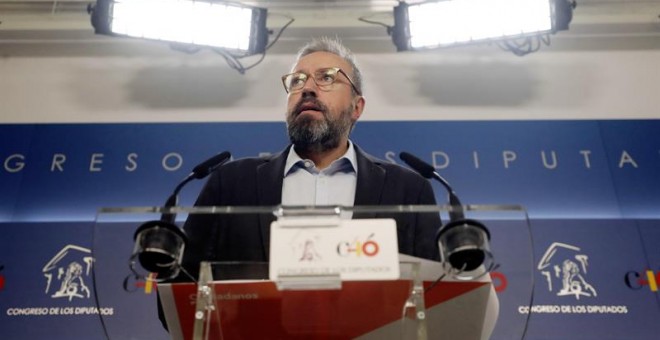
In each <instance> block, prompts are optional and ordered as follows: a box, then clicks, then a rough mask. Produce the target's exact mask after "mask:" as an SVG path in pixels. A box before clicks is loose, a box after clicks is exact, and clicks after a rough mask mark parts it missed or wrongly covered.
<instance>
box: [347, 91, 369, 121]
mask: <svg viewBox="0 0 660 340" xmlns="http://www.w3.org/2000/svg"><path fill="white" fill-rule="evenodd" d="M353 100H355V104H354V105H353V106H354V107H353V114H352V116H351V118H353V121H354V122H355V121H357V120H358V119H360V116H362V111H364V105H365V103H366V100H365V99H364V96H357V97H356V98H355V99H353Z"/></svg>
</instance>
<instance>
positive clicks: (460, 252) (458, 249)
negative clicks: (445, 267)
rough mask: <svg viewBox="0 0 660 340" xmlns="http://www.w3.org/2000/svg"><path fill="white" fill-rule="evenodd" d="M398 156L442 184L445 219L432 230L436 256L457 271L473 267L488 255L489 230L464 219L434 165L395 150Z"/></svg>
mask: <svg viewBox="0 0 660 340" xmlns="http://www.w3.org/2000/svg"><path fill="white" fill-rule="evenodd" d="M399 158H401V160H402V161H404V162H405V163H406V164H408V166H410V167H411V168H412V169H413V170H415V171H416V172H417V173H419V174H420V175H422V177H424V178H427V179H435V180H437V181H438V182H440V183H441V184H442V186H444V187H445V189H446V190H447V192H448V194H449V205H450V210H449V223H447V224H446V225H444V226H442V227H441V228H440V229H439V230H438V232H437V233H436V242H437V243H438V247H439V248H440V259H441V260H442V261H443V262H448V263H449V264H450V265H451V266H452V268H454V269H456V270H458V271H460V272H469V271H473V270H475V269H477V268H479V266H481V265H482V264H484V261H485V260H486V258H487V257H490V256H491V255H490V246H489V240H490V233H489V232H488V229H487V228H486V226H484V225H483V224H482V223H481V222H479V221H476V220H471V219H466V218H465V215H464V213H463V206H462V204H461V201H460V200H459V199H458V195H456V192H455V191H454V189H453V188H452V187H451V185H449V182H447V180H445V179H444V178H443V177H442V176H440V174H439V173H437V172H436V171H435V168H434V167H433V166H432V165H430V164H428V163H426V162H424V161H423V160H421V159H419V158H417V157H415V156H414V155H412V154H410V153H408V152H402V153H400V154H399Z"/></svg>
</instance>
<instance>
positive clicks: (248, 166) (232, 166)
mask: <svg viewBox="0 0 660 340" xmlns="http://www.w3.org/2000/svg"><path fill="white" fill-rule="evenodd" d="M281 157H282V152H278V153H275V154H265V155H260V156H258V157H245V158H239V159H235V160H232V161H230V162H227V163H226V164H224V165H223V166H222V167H220V170H221V171H222V172H226V171H227V172H233V171H250V170H256V169H257V168H258V167H260V166H262V165H264V164H267V163H270V162H274V161H277V160H278V159H280V158H281Z"/></svg>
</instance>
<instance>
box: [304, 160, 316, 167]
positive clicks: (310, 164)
mask: <svg viewBox="0 0 660 340" xmlns="http://www.w3.org/2000/svg"><path fill="white" fill-rule="evenodd" d="M312 166H314V164H312V162H311V161H305V167H306V168H311V167H312Z"/></svg>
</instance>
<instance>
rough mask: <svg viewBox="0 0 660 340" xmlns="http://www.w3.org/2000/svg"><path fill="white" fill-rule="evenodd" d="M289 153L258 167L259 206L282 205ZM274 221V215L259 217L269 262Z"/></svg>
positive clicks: (282, 153)
mask: <svg viewBox="0 0 660 340" xmlns="http://www.w3.org/2000/svg"><path fill="white" fill-rule="evenodd" d="M288 153H289V148H286V149H285V150H284V151H282V152H280V153H279V154H277V155H274V156H273V157H272V158H271V159H270V160H269V161H267V162H264V163H263V164H261V165H259V166H258V167H257V202H258V205H259V206H276V205H279V204H280V203H282V181H283V179H284V165H285V164H286V157H287V155H288ZM273 220H275V217H274V216H273V215H270V214H260V215H259V229H260V231H261V241H262V245H263V247H264V253H265V254H266V260H267V261H268V260H269V259H268V258H269V248H270V224H271V222H273Z"/></svg>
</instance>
